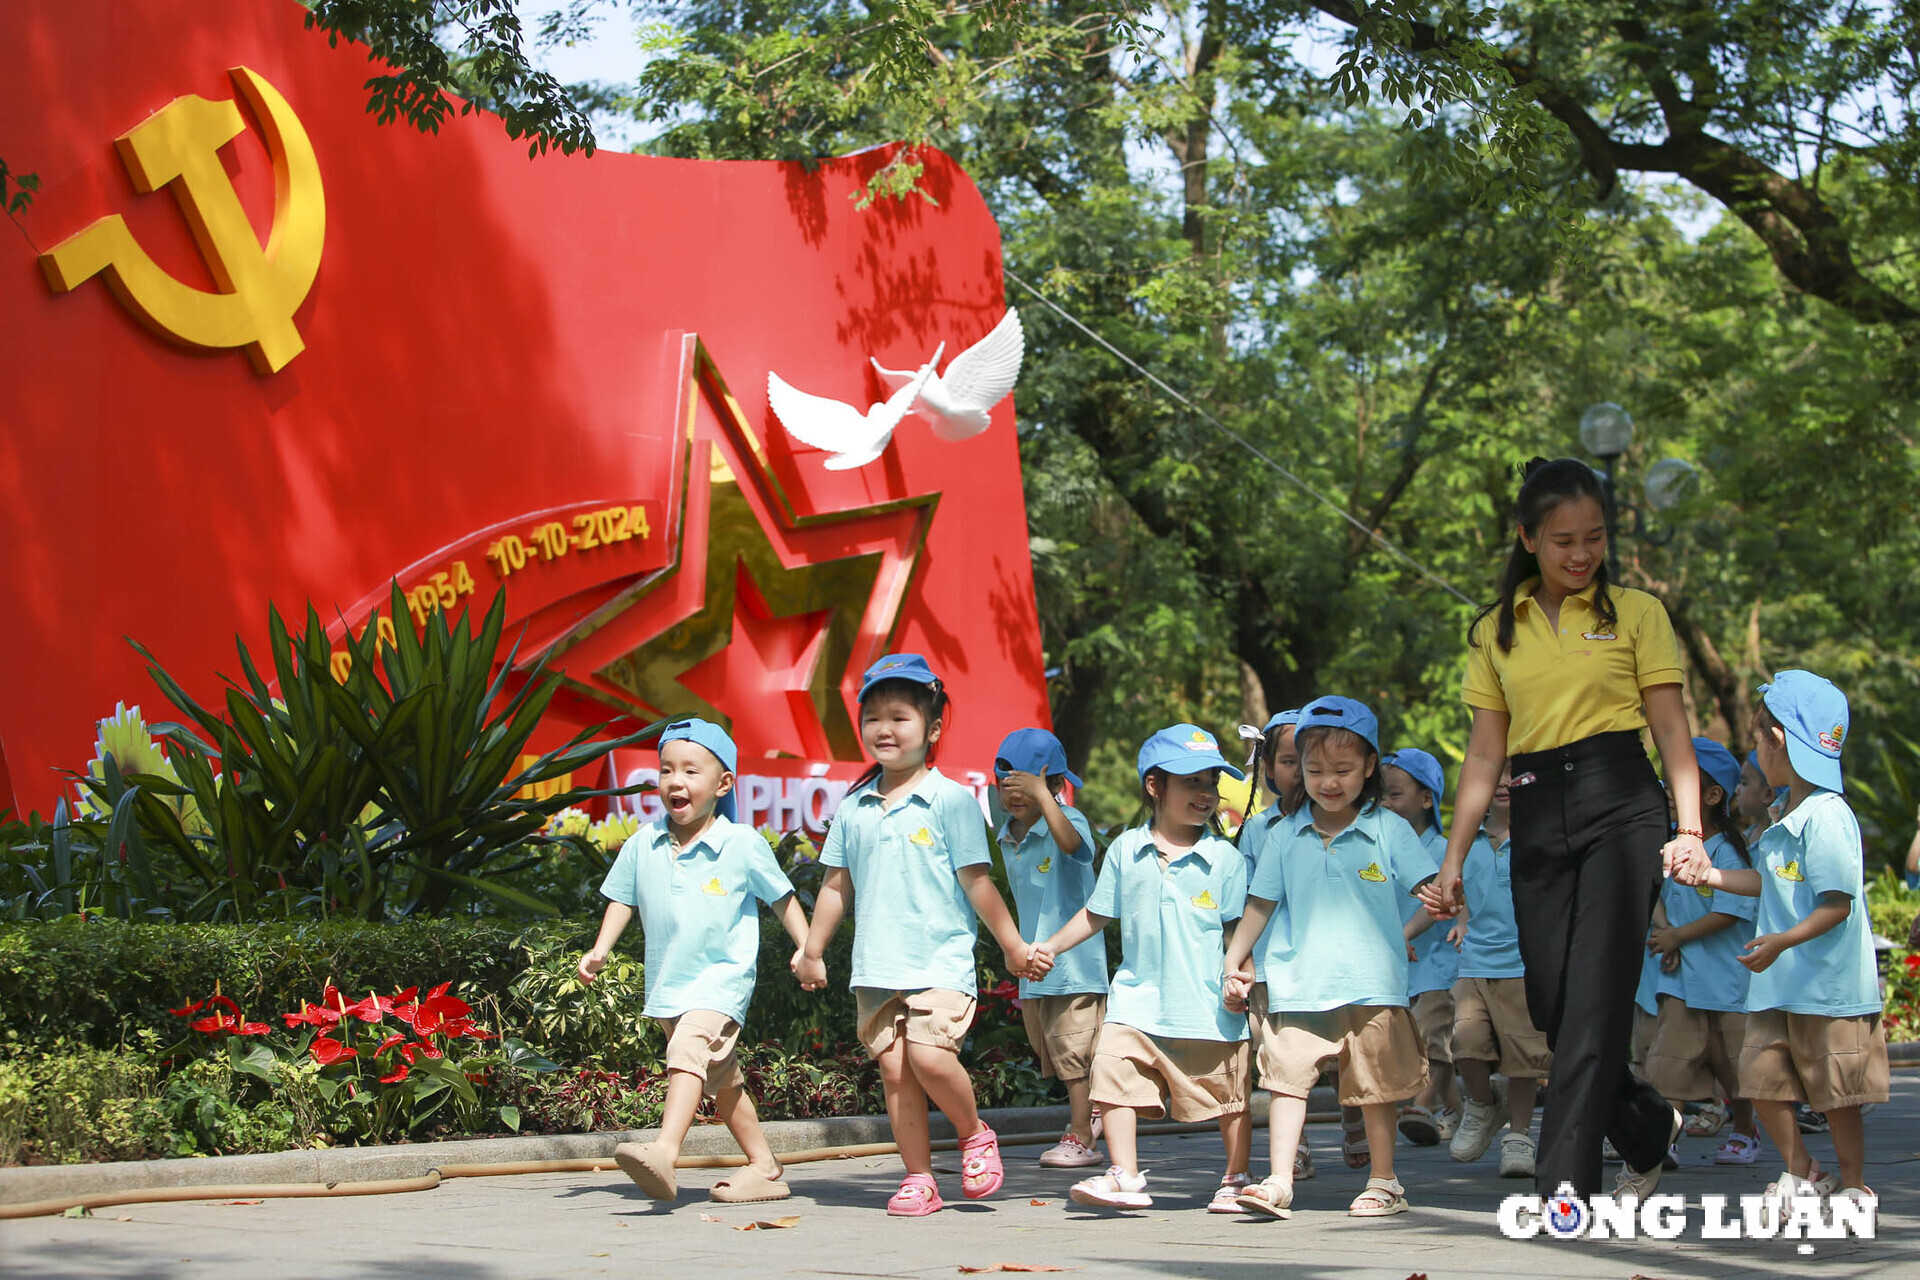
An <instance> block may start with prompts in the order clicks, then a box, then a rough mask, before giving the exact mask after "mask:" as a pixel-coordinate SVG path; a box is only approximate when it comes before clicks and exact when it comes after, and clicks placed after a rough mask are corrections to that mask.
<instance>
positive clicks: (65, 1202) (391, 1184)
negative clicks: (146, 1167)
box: [0, 1112, 1340, 1220]
mask: <svg viewBox="0 0 1920 1280" xmlns="http://www.w3.org/2000/svg"><path fill="white" fill-rule="evenodd" d="M1339 1118H1340V1117H1339V1113H1338V1112H1329V1113H1324V1114H1315V1115H1310V1116H1308V1117H1307V1119H1308V1120H1309V1121H1310V1122H1311V1123H1315V1124H1325V1123H1330V1122H1335V1121H1338V1120H1339ZM1215 1127H1216V1125H1215V1123H1214V1122H1213V1121H1201V1122H1199V1123H1197V1124H1177V1123H1162V1124H1143V1125H1141V1126H1140V1128H1139V1132H1140V1136H1141V1137H1143V1138H1145V1137H1156V1136H1160V1135H1165V1134H1176V1133H1206V1132H1208V1131H1210V1130H1212V1129H1214V1128H1215ZM1256 1127H1258V1124H1257V1122H1256ZM1056 1140H1057V1135H1055V1134H1052V1133H1013V1134H1007V1135H1005V1136H1003V1137H1002V1138H1001V1139H1000V1145H1001V1146H1003V1147H1022V1146H1037V1145H1038V1144H1040V1143H1042V1142H1053V1141H1056ZM959 1145H960V1142H959V1140H958V1139H956V1138H940V1139H937V1140H936V1141H935V1142H934V1144H933V1149H934V1150H935V1151H953V1150H955V1149H957V1148H958V1147H959ZM899 1150H900V1148H899V1147H897V1146H895V1145H894V1144H893V1143H891V1142H862V1143H855V1144H853V1145H851V1146H844V1147H808V1148H806V1149H805V1150H801V1151H787V1152H783V1153H781V1155H780V1163H781V1164H783V1165H788V1164H812V1163H813V1162H815V1161H817V1160H857V1159H860V1158H861V1157H864V1156H890V1155H895V1154H897V1153H898V1152H899ZM746 1162H747V1158H746V1157H745V1156H740V1155H731V1156H681V1157H680V1159H679V1160H677V1161H675V1162H674V1167H675V1168H676V1169H737V1168H739V1167H740V1166H741V1165H743V1164H745V1163H746ZM613 1168H614V1163H613V1157H611V1156H607V1157H604V1158H584V1159H577V1160H510V1161H502V1162H501V1163H499V1164H448V1165H442V1166H440V1167H439V1168H437V1169H429V1170H427V1172H425V1173H424V1174H422V1175H420V1176H419V1177H417V1178H381V1179H375V1180H371V1181H366V1182H258V1183H251V1184H248V1183H239V1184H235V1185H233V1186H211V1187H148V1188H146V1189H144V1190H135V1191H100V1192H95V1193H92V1194H90V1195H80V1196H64V1197H62V1198H60V1199H57V1200H29V1201H26V1202H24V1203H21V1204H0V1220H4V1219H7V1218H44V1217H48V1216H51V1215H53V1214H58V1213H65V1212H67V1211H68V1210H70V1209H89V1210H91V1209H108V1208H112V1207H113V1206H115V1205H122V1204H162V1203H172V1202H176V1201H182V1200H276V1199H303V1198H314V1197H324V1196H384V1195H394V1194H397V1193H399V1192H403V1191H431V1190H432V1189H433V1188H435V1187H437V1186H439V1185H440V1184H441V1182H442V1181H444V1180H446V1179H449V1178H500V1177H507V1176H510V1175H513V1174H523V1173H605V1172H607V1171H609V1170H611V1169H613Z"/></svg>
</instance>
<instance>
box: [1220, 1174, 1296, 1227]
mask: <svg viewBox="0 0 1920 1280" xmlns="http://www.w3.org/2000/svg"><path fill="white" fill-rule="evenodd" d="M1234 1203H1235V1204H1237V1205H1239V1206H1240V1208H1241V1209H1242V1210H1244V1211H1245V1212H1247V1213H1249V1214H1252V1215H1253V1216H1254V1217H1256V1218H1291V1217H1292V1216H1293V1184H1292V1183H1291V1182H1288V1181H1287V1180H1286V1179H1284V1178H1275V1177H1267V1178H1263V1179H1261V1180H1260V1181H1259V1182H1256V1183H1254V1184H1253V1185H1252V1186H1249V1187H1247V1188H1246V1189H1245V1190H1243V1191H1241V1193H1240V1195H1239V1196H1238V1197H1237V1198H1236V1199H1235V1200H1234Z"/></svg>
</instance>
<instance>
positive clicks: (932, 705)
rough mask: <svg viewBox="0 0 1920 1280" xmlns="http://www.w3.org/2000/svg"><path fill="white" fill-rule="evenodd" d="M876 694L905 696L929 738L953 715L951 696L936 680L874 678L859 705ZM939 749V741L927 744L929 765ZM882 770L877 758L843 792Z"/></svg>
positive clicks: (852, 790) (869, 780)
mask: <svg viewBox="0 0 1920 1280" xmlns="http://www.w3.org/2000/svg"><path fill="white" fill-rule="evenodd" d="M877 694H890V695H892V696H893V697H896V698H905V699H906V700H907V701H908V702H911V703H912V704H913V705H914V706H915V707H917V708H919V710H920V715H921V717H922V718H923V719H924V720H926V722H927V735H928V736H929V737H932V735H933V730H934V727H935V726H936V725H937V726H939V727H940V732H941V733H943V734H944V733H945V732H946V731H947V727H948V723H949V721H950V720H951V719H952V717H953V699H952V698H950V697H948V696H947V687H946V686H945V685H944V684H941V683H940V682H939V681H938V680H936V681H934V682H933V683H932V684H921V683H920V682H919V681H917V680H877V681H875V682H874V683H873V685H872V687H871V688H869V689H868V690H867V696H866V698H862V699H860V705H861V706H863V707H864V706H865V705H866V704H867V698H871V697H874V696H875V695H877ZM939 750H940V744H939V743H938V742H929V743H928V744H927V764H928V765H929V766H931V765H932V764H933V758H934V756H935V755H936V754H938V752H939ZM884 772H886V770H884V769H882V768H881V767H880V765H879V763H878V762H877V761H876V762H875V763H873V764H871V765H868V766H867V771H866V772H865V773H863V774H861V775H860V776H859V777H858V778H857V779H855V780H854V784H853V785H852V786H850V787H848V788H847V794H849V795H851V794H853V793H854V792H856V791H858V790H859V789H860V788H862V787H864V786H866V785H867V784H868V783H869V782H872V781H873V780H874V779H875V778H877V777H879V776H880V775H881V774H882V773H884Z"/></svg>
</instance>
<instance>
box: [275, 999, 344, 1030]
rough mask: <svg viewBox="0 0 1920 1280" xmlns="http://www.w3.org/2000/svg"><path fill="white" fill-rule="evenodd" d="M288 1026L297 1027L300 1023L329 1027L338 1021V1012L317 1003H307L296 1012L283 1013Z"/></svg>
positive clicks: (282, 1015)
mask: <svg viewBox="0 0 1920 1280" xmlns="http://www.w3.org/2000/svg"><path fill="white" fill-rule="evenodd" d="M280 1016H281V1017H282V1018H284V1019H286V1023H287V1026H288V1027H297V1026H300V1025H301V1024H302V1023H304V1024H306V1025H307V1026H310V1027H331V1026H333V1025H334V1024H335V1023H337V1022H339V1021H340V1015H339V1013H338V1012H336V1011H335V1010H332V1009H328V1008H324V1007H322V1006H320V1005H317V1004H308V1005H307V1006H306V1007H304V1008H303V1009H301V1010H300V1012H298V1013H283V1014H281V1015H280Z"/></svg>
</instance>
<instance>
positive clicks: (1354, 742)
mask: <svg viewBox="0 0 1920 1280" xmlns="http://www.w3.org/2000/svg"><path fill="white" fill-rule="evenodd" d="M1293 745H1294V746H1295V747H1296V748H1297V749H1298V750H1299V752H1300V767H1301V769H1302V770H1304V769H1305V768H1306V764H1307V753H1308V752H1309V751H1312V750H1313V749H1314V748H1315V747H1355V748H1358V749H1359V752H1360V758H1361V759H1362V760H1367V761H1371V762H1372V763H1373V772H1372V773H1369V774H1368V775H1367V780H1366V781H1365V782H1363V783H1361V784H1360V796H1359V799H1357V800H1356V801H1355V802H1354V807H1355V808H1356V809H1358V810H1359V811H1360V812H1361V813H1366V812H1367V811H1368V810H1370V809H1372V808H1373V807H1374V806H1375V805H1377V804H1379V803H1380V792H1381V789H1382V787H1383V785H1384V784H1383V782H1382V780H1381V777H1380V753H1379V751H1377V750H1376V749H1375V748H1374V745H1373V744H1372V743H1371V742H1368V741H1367V740H1366V738H1365V737H1364V736H1363V735H1361V734H1358V733H1355V732H1354V731H1353V730H1351V729H1343V728H1341V727H1340V726H1339V725H1337V724H1316V725H1309V726H1308V727H1307V728H1305V729H1301V730H1299V731H1298V732H1297V733H1295V734H1294V735H1293ZM1309 799H1311V793H1309Z"/></svg>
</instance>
